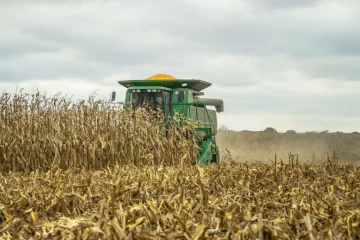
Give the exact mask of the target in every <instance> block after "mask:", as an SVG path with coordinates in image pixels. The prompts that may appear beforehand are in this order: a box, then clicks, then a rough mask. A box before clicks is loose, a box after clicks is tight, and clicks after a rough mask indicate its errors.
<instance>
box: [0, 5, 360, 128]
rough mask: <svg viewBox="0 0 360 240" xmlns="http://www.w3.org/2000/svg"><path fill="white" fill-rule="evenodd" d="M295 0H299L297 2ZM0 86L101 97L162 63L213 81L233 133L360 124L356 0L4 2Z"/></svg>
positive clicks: (0, 8)
mask: <svg viewBox="0 0 360 240" xmlns="http://www.w3.org/2000/svg"><path fill="white" fill-rule="evenodd" d="M295 2H296V3H295ZM0 4H1V5H0V31H1V33H0V89H1V90H2V91H8V92H13V91H15V89H16V86H17V85H18V86H19V87H21V88H24V89H25V91H28V92H32V90H33V89H36V88H39V90H40V91H43V92H44V91H46V92H47V94H55V93H57V92H61V93H64V94H68V95H73V99H79V98H80V99H81V98H87V96H89V95H90V94H91V93H92V92H94V91H96V90H98V91H97V95H98V96H99V97H101V98H103V97H108V96H109V94H110V93H111V91H113V90H116V91H117V93H118V100H123V98H124V92H125V90H124V88H122V87H121V86H120V85H119V84H118V83H117V81H118V80H123V79H144V78H147V77H149V76H152V75H154V74H156V73H162V72H165V69H166V72H167V73H168V74H171V75H173V76H174V77H177V78H195V79H202V80H206V81H209V82H212V83H213V85H212V86H211V87H210V88H209V89H207V90H206V91H205V96H206V97H214V98H221V99H223V100H224V102H225V112H223V113H220V114H218V121H219V125H221V124H224V125H226V126H228V127H229V128H231V129H234V130H244V129H246V130H263V129H265V128H266V127H268V126H271V127H274V128H276V129H277V130H278V131H286V130H288V129H294V130H296V131H299V132H304V131H313V130H314V131H321V130H330V131H344V132H352V131H360V111H359V106H360V17H359V16H360V3H359V2H358V1H356V0H354V1H352V0H342V1H339V0H337V1H332V0H324V1H320V0H319V1H317V0H297V1H288V0H222V1H213V0H191V1H190V0H189V1H187V0H156V1H150V0H143V1H142V0H118V1H108V0H103V1H80V0H78V1H60V0H59V1H55V0H54V1H45V0H44V1H40V0H39V1H37V0H32V1H20V0H19V1H16V0H15V1H5V0H4V1H1V0H0Z"/></svg>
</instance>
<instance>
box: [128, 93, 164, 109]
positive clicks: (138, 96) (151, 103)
mask: <svg viewBox="0 0 360 240" xmlns="http://www.w3.org/2000/svg"><path fill="white" fill-rule="evenodd" d="M131 98H132V102H133V108H134V109H137V108H139V107H142V108H151V109H158V108H159V109H161V110H164V102H163V94H162V92H133V93H132V94H131Z"/></svg>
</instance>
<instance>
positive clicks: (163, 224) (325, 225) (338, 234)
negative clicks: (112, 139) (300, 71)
mask: <svg viewBox="0 0 360 240" xmlns="http://www.w3.org/2000/svg"><path fill="white" fill-rule="evenodd" d="M359 178H360V167H355V166H353V165H350V164H347V165H336V164H333V163H331V162H328V163H324V164H321V165H309V164H296V163H294V164H290V165H285V164H281V163H280V164H277V166H276V168H275V164H255V163H253V164H245V163H241V164H239V163H234V162H226V163H222V164H220V165H215V166H206V167H200V166H189V167H171V166H170V167H161V166H160V167H159V166H143V167H136V166H130V165H127V166H116V167H113V168H108V169H105V170H102V171H96V172H93V171H87V170H82V171H78V170H66V171H63V170H52V171H48V172H43V173H41V172H39V171H35V172H31V173H29V174H24V173H10V174H2V175H0V186H1V187H0V201H1V204H0V211H1V215H0V223H1V225H0V233H1V234H3V239H6V238H7V237H8V239H10V238H11V237H18V236H21V237H23V238H30V237H34V239H64V238H67V239H104V238H109V239H174V238H178V239H215V238H218V239H219V238H222V239H358V238H359V237H360V226H359V223H360V209H359V206H360V200H359V199H360V198H359V196H360V184H359V183H360V179H359Z"/></svg>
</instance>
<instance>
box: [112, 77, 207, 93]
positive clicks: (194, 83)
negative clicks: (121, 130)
mask: <svg viewBox="0 0 360 240" xmlns="http://www.w3.org/2000/svg"><path fill="white" fill-rule="evenodd" d="M118 82H119V84H121V85H122V86H124V87H126V88H129V87H135V86H138V87H139V86H141V87H150V86H159V85H161V86H163V87H167V88H182V87H184V88H188V89H192V90H195V91H202V90H204V89H205V88H208V87H210V86H211V85H212V84H211V83H209V82H206V81H203V80H198V79H196V80H195V79H192V80H191V79H176V80H123V81H118ZM184 84H186V86H184Z"/></svg>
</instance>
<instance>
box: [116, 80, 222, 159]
mask: <svg viewBox="0 0 360 240" xmlns="http://www.w3.org/2000/svg"><path fill="white" fill-rule="evenodd" d="M119 84H121V85H122V86H124V87H126V88H127V91H126V96H125V105H130V104H131V106H132V108H133V109H134V110H135V109H137V108H139V107H145V108H151V109H160V110H161V111H162V112H163V113H164V116H165V118H168V117H174V115H175V114H176V113H177V114H179V115H182V116H185V117H187V118H189V119H190V120H192V121H193V122H196V123H198V127H196V135H197V136H198V137H197V139H198V145H199V147H200V149H201V150H200V154H199V156H198V159H197V164H206V163H217V162H219V160H220V155H219V148H218V146H217V144H216V138H215V136H216V133H217V116H216V113H217V112H223V111H224V103H223V100H221V99H213V98H203V97H201V96H203V95H204V93H203V92H202V90H204V89H205V88H207V87H209V86H211V83H209V82H206V81H202V80H194V79H176V78H175V77H173V76H171V75H167V74H156V75H154V76H152V77H149V78H147V79H144V80H123V81H119ZM114 96H115V94H114V93H113V95H112V99H114ZM207 106H214V107H215V110H213V109H208V108H207Z"/></svg>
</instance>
